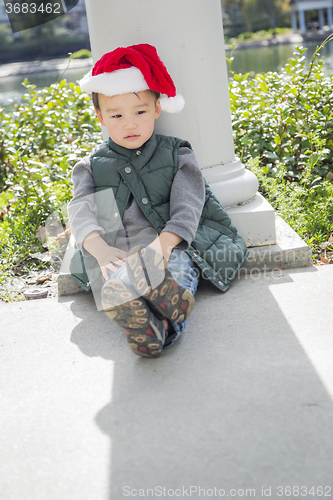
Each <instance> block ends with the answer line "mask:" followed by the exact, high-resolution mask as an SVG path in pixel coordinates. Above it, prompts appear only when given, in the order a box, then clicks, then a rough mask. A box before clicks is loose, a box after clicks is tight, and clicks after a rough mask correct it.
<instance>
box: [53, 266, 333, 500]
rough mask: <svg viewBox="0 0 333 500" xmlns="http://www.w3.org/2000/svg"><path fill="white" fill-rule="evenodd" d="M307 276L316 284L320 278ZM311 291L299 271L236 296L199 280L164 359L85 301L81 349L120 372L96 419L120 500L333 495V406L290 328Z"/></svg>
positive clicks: (258, 281) (115, 498)
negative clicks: (145, 354) (138, 352)
mask: <svg viewBox="0 0 333 500" xmlns="http://www.w3.org/2000/svg"><path fill="white" fill-rule="evenodd" d="M302 272H303V273H305V274H306V280H310V281H309V283H311V280H312V279H313V276H315V275H316V273H317V270H316V269H315V268H309V269H305V270H302ZM298 275H299V270H298ZM275 287H284V288H280V290H281V292H282V293H281V296H285V298H284V299H281V301H282V302H281V301H280V300H279V301H277V300H276V298H275V297H274V289H275ZM306 287H307V290H308V292H307V294H306V295H304V296H303V298H302V297H299V295H298V294H299V293H301V289H302V287H301V285H300V284H299V282H298V281H297V282H294V273H293V271H288V272H286V271H283V272H279V273H277V272H276V273H275V275H274V276H273V274H270V275H267V276H258V277H257V278H254V277H253V276H252V277H248V278H247V279H245V278H243V279H240V280H237V281H236V282H235V283H234V284H233V285H232V287H231V288H230V290H229V291H228V292H227V293H226V294H221V293H220V292H217V291H216V290H215V289H214V288H213V286H211V285H210V284H209V283H207V282H201V284H200V287H199V290H198V293H197V296H196V297H197V300H196V306H195V308H194V311H193V313H192V315H191V317H190V319H189V321H188V325H187V328H186V330H185V333H184V334H183V336H182V337H181V338H180V339H179V341H178V343H177V344H175V345H174V347H172V348H171V349H168V350H165V351H164V352H163V354H162V356H161V357H160V358H159V359H145V358H139V357H136V356H135V355H133V353H132V352H131V351H130V350H129V349H128V347H127V342H126V339H125V337H124V335H123V332H122V329H121V328H120V327H118V325H116V324H114V323H112V322H111V321H110V320H109V319H108V318H107V317H106V315H105V314H104V313H103V312H97V310H96V308H95V307H94V302H93V299H92V297H91V296H89V295H88V296H87V295H78V296H77V297H76V299H75V301H74V302H73V303H72V312H73V314H74V315H75V316H78V317H80V318H82V322H81V323H79V324H78V325H77V326H76V327H75V329H74V330H73V332H72V337H71V341H72V342H74V343H75V344H77V346H78V347H79V349H81V351H82V352H83V353H85V354H86V355H87V356H101V357H103V358H105V359H108V360H112V361H113V362H114V379H113V390H112V398H111V401H110V403H109V404H108V405H107V406H105V407H104V408H101V409H100V411H99V412H98V414H97V415H96V422H97V424H98V426H99V427H100V429H101V431H102V432H104V433H105V434H107V435H108V436H109V437H110V441H111V457H110V475H109V477H110V485H109V492H110V493H109V499H110V500H119V499H120V498H123V497H130V498H131V497H133V496H141V497H149V496H150V497H152V498H158V497H161V498H171V497H172V496H175V497H176V496H178V497H181V498H187V497H188V496H191V497H192V498H200V497H204V496H211V497H214V498H215V497H216V498H219V497H222V496H235V497H236V498H240V497H246V496H248V497H250V496H252V498H253V497H254V496H255V497H256V498H264V496H271V497H272V498H293V495H289V490H288V489H287V490H285V488H286V487H288V486H289V487H291V488H292V487H299V490H298V491H299V493H298V494H296V493H297V490H294V497H295V498H296V497H299V496H300V495H301V491H302V492H303V493H306V495H305V494H303V495H302V496H303V497H305V498H316V497H317V496H318V497H319V496H325V492H326V493H327V494H326V496H332V495H333V492H332V489H329V488H330V487H332V473H331V471H332V470H333V452H332V450H333V427H332V421H333V405H332V400H331V397H330V395H329V394H328V392H327V390H326V388H325V386H324V385H323V382H322V380H321V379H320V377H319V376H318V371H317V369H316V367H315V366H314V364H313V360H310V359H309V357H308V355H307V354H306V352H305V350H304V346H303V345H301V343H300V340H299V338H301V337H302V335H303V331H301V330H297V329H296V328H292V327H291V326H290V325H291V323H292V321H291V319H292V318H293V317H294V316H292V314H293V312H291V313H290V314H291V316H290V318H286V310H287V308H288V307H289V306H288V304H290V301H292V300H293V299H295V300H300V299H302V300H304V301H308V298H309V297H310V296H311V290H310V289H309V287H308V285H306ZM288 293H289V294H290V300H289V297H288ZM59 300H65V298H63V299H59ZM281 303H283V304H282V306H281ZM281 307H283V309H284V310H282V309H281ZM309 308H311V304H309ZM291 311H293V309H292V308H291ZM288 314H289V313H288ZM317 326H318V328H321V326H322V325H321V324H320V320H318V325H317ZM311 329H313V335H315V334H316V333H315V332H316V331H317V330H316V328H315V325H312V326H311V325H309V331H308V332H305V333H304V335H305V334H306V335H309V334H310V335H311V331H312V330H311ZM87 332H88V333H87ZM307 338H308V337H306V338H305V337H304V339H303V340H304V342H306V341H307ZM320 486H321V487H323V488H324V489H323V492H324V494H323V495H320V494H318V495H317V493H318V491H319V493H320V491H321V490H317V488H318V487H320ZM279 487H282V488H283V489H281V488H280V489H279ZM301 487H303V490H301ZM312 487H314V488H315V490H311V491H315V492H316V495H315V496H313V495H312V494H311V493H308V492H309V491H310V489H311V488H312ZM325 487H326V489H325ZM163 488H165V489H163ZM199 488H201V490H199ZM214 488H216V490H214ZM262 488H264V490H265V492H266V494H265V495H264V493H263V490H262ZM269 488H271V489H269ZM305 488H307V490H306V489H305ZM149 489H150V490H149ZM168 490H169V491H168ZM246 490H249V491H248V493H246ZM250 490H251V491H252V493H251V494H250ZM234 491H236V492H237V495H235V494H233V492H234ZM212 492H213V493H214V494H212ZM223 492H224V494H223ZM140 493H141V494H140ZM179 493H181V495H180V494H179ZM254 493H255V495H254ZM269 493H270V495H269Z"/></svg>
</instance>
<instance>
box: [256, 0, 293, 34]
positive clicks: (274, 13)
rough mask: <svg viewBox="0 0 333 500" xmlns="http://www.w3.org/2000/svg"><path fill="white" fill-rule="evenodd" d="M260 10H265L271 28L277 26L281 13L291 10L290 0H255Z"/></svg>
mask: <svg viewBox="0 0 333 500" xmlns="http://www.w3.org/2000/svg"><path fill="white" fill-rule="evenodd" d="M255 1H256V2H257V6H258V8H259V10H261V11H262V12H264V13H265V14H266V15H267V17H268V19H269V22H270V25H271V28H272V29H275V28H276V27H277V21H278V19H279V16H280V15H281V13H287V12H290V4H289V0H255Z"/></svg>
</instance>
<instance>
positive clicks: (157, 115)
mask: <svg viewBox="0 0 333 500" xmlns="http://www.w3.org/2000/svg"><path fill="white" fill-rule="evenodd" d="M161 111H162V110H161V103H160V99H157V101H156V107H155V120H157V118H158V117H159V116H160V114H161Z"/></svg>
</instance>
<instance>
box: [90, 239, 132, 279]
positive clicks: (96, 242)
mask: <svg viewBox="0 0 333 500" xmlns="http://www.w3.org/2000/svg"><path fill="white" fill-rule="evenodd" d="M83 246H84V248H85V249H86V250H87V251H88V252H89V253H90V254H91V255H92V256H93V257H95V259H96V260H97V262H98V264H99V266H100V268H101V271H102V274H103V277H104V278H105V279H106V281H108V280H109V275H108V271H107V270H108V269H110V270H111V271H113V272H115V271H117V269H118V268H117V267H116V266H114V264H116V265H117V266H120V267H122V266H124V265H125V264H126V263H125V260H126V257H127V253H126V252H124V251H123V250H120V249H119V248H116V247H110V246H109V245H108V244H107V243H106V242H105V241H104V240H103V238H102V237H101V236H100V235H99V234H98V233H97V232H92V233H90V234H89V235H88V236H87V237H86V238H85V240H84V242H83Z"/></svg>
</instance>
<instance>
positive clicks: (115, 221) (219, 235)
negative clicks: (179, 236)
mask: <svg viewBox="0 0 333 500" xmlns="http://www.w3.org/2000/svg"><path fill="white" fill-rule="evenodd" d="M184 146H185V147H188V148H191V146H190V144H189V143H188V142H186V141H182V140H180V139H177V138H175V137H166V136H163V135H155V134H153V135H152V137H151V138H150V139H149V141H148V142H147V143H146V144H145V145H144V146H143V147H142V148H140V149H138V150H130V149H126V148H123V147H121V146H118V145H117V144H115V143H114V142H113V141H112V140H111V139H109V140H108V141H106V142H104V143H103V144H102V145H101V146H100V147H99V148H98V149H97V150H96V151H95V152H94V153H93V154H92V155H91V156H90V161H91V167H92V173H93V178H94V182H95V186H96V190H95V193H99V194H98V195H96V196H95V201H96V204H97V213H98V217H97V218H98V222H99V224H100V225H101V226H102V227H103V229H105V235H104V236H103V238H104V239H105V241H106V242H107V243H108V244H109V245H110V246H113V244H114V241H115V238H116V233H117V229H118V228H119V224H120V222H121V219H122V217H123V214H124V211H125V208H126V205H127V203H128V200H129V198H130V195H131V194H133V197H134V198H135V200H136V202H137V203H138V205H139V207H140V208H141V210H142V212H143V213H144V215H145V217H146V218H147V219H148V220H149V222H150V223H151V224H152V226H153V227H154V228H155V230H156V231H157V232H158V234H160V233H161V231H162V230H163V229H164V227H165V225H166V223H167V221H168V220H169V219H170V191H171V185H172V182H173V179H174V176H175V175H176V172H177V170H178V148H179V147H184ZM205 186H206V196H205V205H204V207H203V210H202V214H201V218H200V221H199V226H198V229H197V232H196V237H195V240H194V241H193V242H192V245H191V246H190V248H189V249H188V250H186V252H187V253H188V254H189V255H190V257H191V258H192V260H193V261H194V262H195V263H196V264H197V266H198V267H199V268H200V269H201V270H202V271H203V273H204V275H205V276H206V277H207V278H208V279H209V280H210V281H211V282H212V283H213V284H214V285H215V286H216V287H217V288H219V289H220V290H221V291H223V292H225V291H226V290H227V289H228V288H229V286H230V283H231V281H232V279H233V278H234V277H235V275H236V273H237V271H238V269H239V268H240V267H241V266H242V265H243V263H244V261H245V259H246V257H247V255H248V251H247V247H246V244H245V241H244V240H243V238H242V237H241V236H240V235H239V234H238V233H237V229H236V228H235V226H234V225H233V224H232V222H231V220H230V217H229V215H228V214H227V212H226V210H225V209H224V208H223V207H222V206H221V204H220V202H219V201H218V200H217V198H216V197H215V196H214V195H213V193H212V191H211V189H210V187H209V186H208V184H207V182H206V181H205ZM110 188H111V189H112V192H113V195H114V196H112V195H111V196H110ZM103 191H104V193H103ZM111 214H113V216H110V215H111ZM70 270H71V273H72V277H73V278H74V279H75V280H76V281H78V282H79V283H80V285H81V286H82V287H83V288H84V289H85V290H87V291H88V290H90V287H91V285H92V284H93V282H94V281H95V280H96V279H97V277H98V275H99V273H100V269H99V266H98V263H97V261H96V259H95V258H94V257H92V256H89V257H83V256H82V254H81V252H80V251H79V250H78V249H77V250H76V252H75V254H74V257H73V258H72V261H71V266H70ZM88 276H89V278H88Z"/></svg>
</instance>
